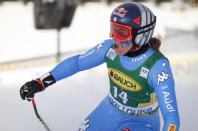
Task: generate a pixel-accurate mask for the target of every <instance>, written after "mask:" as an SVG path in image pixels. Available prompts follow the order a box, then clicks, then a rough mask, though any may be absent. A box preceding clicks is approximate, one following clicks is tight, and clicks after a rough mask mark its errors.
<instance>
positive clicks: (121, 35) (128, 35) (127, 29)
mask: <svg viewBox="0 0 198 131" xmlns="http://www.w3.org/2000/svg"><path fill="white" fill-rule="evenodd" d="M110 37H111V38H112V37H114V38H115V39H116V40H117V41H119V42H123V41H129V40H131V39H132V27H131V26H127V25H122V24H118V23H116V22H113V21H110Z"/></svg>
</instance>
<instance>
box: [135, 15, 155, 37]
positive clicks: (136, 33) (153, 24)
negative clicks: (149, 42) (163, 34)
mask: <svg viewBox="0 0 198 131" xmlns="http://www.w3.org/2000/svg"><path fill="white" fill-rule="evenodd" d="M155 24H156V17H155V19H154V21H153V22H151V23H150V24H148V25H146V26H143V27H140V28H135V29H134V30H135V32H134V35H138V34H142V33H145V32H148V31H150V30H152V29H153V28H154V27H155ZM150 26H152V27H150ZM145 28H149V29H147V30H144V31H140V30H142V29H145ZM138 31H140V32H138Z"/></svg>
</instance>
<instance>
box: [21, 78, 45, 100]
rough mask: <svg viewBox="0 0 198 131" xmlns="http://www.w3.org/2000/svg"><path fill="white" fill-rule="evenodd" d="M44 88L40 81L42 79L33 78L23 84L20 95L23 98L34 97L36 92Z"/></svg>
mask: <svg viewBox="0 0 198 131" xmlns="http://www.w3.org/2000/svg"><path fill="white" fill-rule="evenodd" d="M42 90H44V87H43V85H42V83H41V81H40V79H36V80H32V81H29V82H27V83H25V85H23V86H22V87H21V89H20V95H21V98H22V99H23V100H25V99H26V98H31V97H34V94H35V93H37V92H40V91H42Z"/></svg>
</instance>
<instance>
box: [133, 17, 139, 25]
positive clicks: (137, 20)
mask: <svg viewBox="0 0 198 131" xmlns="http://www.w3.org/2000/svg"><path fill="white" fill-rule="evenodd" d="M133 22H135V23H136V24H137V25H140V17H138V18H136V19H135V20H133Z"/></svg>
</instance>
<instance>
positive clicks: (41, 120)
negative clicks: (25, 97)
mask: <svg viewBox="0 0 198 131" xmlns="http://www.w3.org/2000/svg"><path fill="white" fill-rule="evenodd" d="M31 100H32V105H33V108H34V113H35V114H36V117H37V118H38V120H39V121H40V122H41V123H42V125H43V126H44V127H45V129H46V130H47V131H51V130H50V129H49V127H48V126H47V124H46V123H45V122H44V121H43V119H42V118H41V117H40V115H39V114H38V111H37V108H36V103H35V100H34V98H31Z"/></svg>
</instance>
